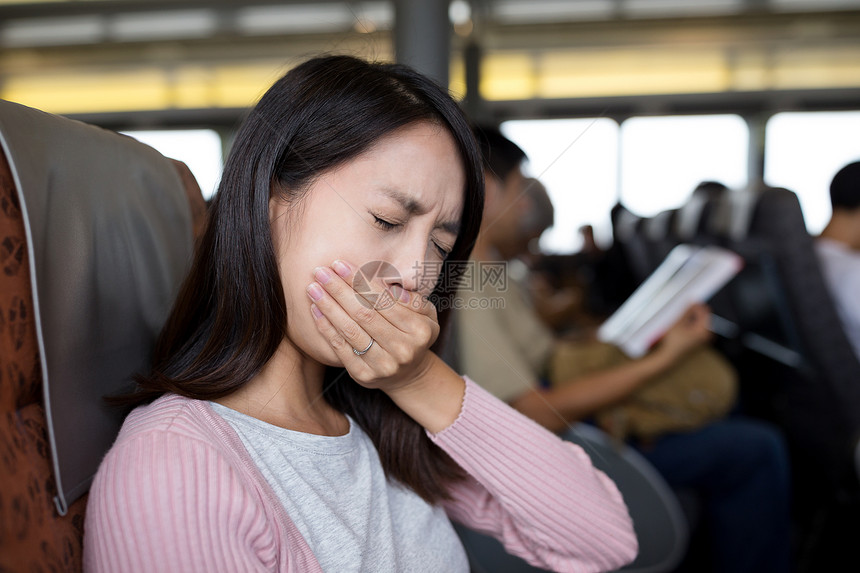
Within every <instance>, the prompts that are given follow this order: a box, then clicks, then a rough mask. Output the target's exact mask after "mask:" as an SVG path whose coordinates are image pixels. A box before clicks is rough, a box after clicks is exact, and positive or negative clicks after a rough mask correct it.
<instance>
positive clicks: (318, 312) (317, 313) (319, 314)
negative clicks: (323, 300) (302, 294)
mask: <svg viewBox="0 0 860 573" xmlns="http://www.w3.org/2000/svg"><path fill="white" fill-rule="evenodd" d="M311 314H313V315H314V318H322V315H323V313H322V311H321V310H320V309H319V307H318V306H317V305H315V304H311Z"/></svg>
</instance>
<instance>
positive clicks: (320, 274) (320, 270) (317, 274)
mask: <svg viewBox="0 0 860 573" xmlns="http://www.w3.org/2000/svg"><path fill="white" fill-rule="evenodd" d="M314 278H315V279H317V280H318V281H319V282H320V283H322V284H326V283H327V282H328V281H330V280H331V273H330V272H328V269H327V268H325V267H317V268H315V269H314Z"/></svg>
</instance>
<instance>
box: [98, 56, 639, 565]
mask: <svg viewBox="0 0 860 573" xmlns="http://www.w3.org/2000/svg"><path fill="white" fill-rule="evenodd" d="M482 205H483V178H482V170H481V162H480V155H479V152H478V150H477V149H476V147H475V143H474V139H473V137H472V134H471V132H470V129H469V126H468V123H467V122H466V119H465V117H464V116H463V115H462V112H461V111H460V109H459V108H458V106H457V104H456V103H455V102H454V101H453V100H452V99H451V97H450V96H449V95H448V94H447V92H446V91H445V90H443V89H441V88H440V87H438V85H437V84H435V83H434V82H433V81H431V80H429V79H427V78H425V77H424V76H422V75H420V74H418V73H417V72H415V71H413V70H411V69H410V68H408V67H405V66H401V65H393V64H370V63H367V62H363V61H361V60H358V59H355V58H351V57H347V56H331V57H323V58H316V59H312V60H309V61H308V62H305V63H304V64H302V65H299V66H297V67H295V68H293V69H292V70H291V71H289V72H288V73H287V74H286V75H285V76H284V77H283V78H282V79H280V80H279V81H278V82H276V83H275V85H274V86H273V87H272V88H271V89H270V90H269V91H268V92H267V93H266V94H265V95H264V96H263V98H262V99H261V100H260V102H259V103H258V104H257V106H256V107H255V108H254V109H253V110H252V111H251V113H250V115H249V116H248V118H247V119H246V121H245V123H244V124H243V126H242V128H241V129H240V131H239V133H238V135H237V138H236V141H235V143H234V144H233V147H232V150H231V153H230V156H229V158H228V160H227V162H226V166H225V168H224V176H223V178H222V180H221V184H220V188H219V190H218V194H217V196H216V198H215V201H214V203H213V205H212V207H211V218H210V220H209V225H208V226H207V228H206V230H205V233H204V235H203V237H202V238H201V240H200V242H199V243H198V247H197V250H196V253H195V259H194V262H193V266H192V270H191V272H190V275H189V277H188V279H187V280H186V282H185V284H184V286H183V288H182V291H181V293H180V295H179V297H178V299H177V302H176V304H175V307H174V308H173V310H172V312H171V314H170V317H169V318H168V320H167V323H166V326H165V328H164V330H163V331H162V333H161V337H160V341H159V343H158V346H157V349H156V352H155V357H154V360H153V369H152V371H151V372H150V373H149V374H147V375H145V376H141V377H139V379H138V384H139V391H138V392H137V393H136V394H135V395H133V396H132V397H130V399H131V400H132V401H133V402H135V403H137V404H140V406H139V407H138V408H136V409H135V410H134V411H133V412H132V413H131V414H130V415H129V417H128V418H127V419H126V421H125V424H124V425H123V428H122V430H121V432H120V434H119V436H118V438H117V440H116V442H115V444H114V445H113V447H112V448H111V450H110V451H109V453H108V454H107V456H106V457H105V459H104V460H103V462H102V464H101V466H100V468H99V471H98V474H97V476H96V478H95V481H94V483H93V486H92V490H91V493H90V497H89V503H88V506H87V521H86V528H85V531H86V534H85V544H84V545H85V547H84V568H85V569H86V570H87V571H91V572H98V571H126V572H127V571H183V572H185V571H213V572H214V571H317V572H319V571H332V572H340V571H426V572H428V573H436V572H440V571H445V572H448V571H452V572H460V573H466V572H467V571H468V570H469V564H468V560H467V556H466V554H465V550H464V548H463V546H462V544H461V542H460V540H459V538H458V536H457V534H456V532H455V530H454V528H453V527H452V525H451V521H450V519H454V520H457V521H459V522H461V523H463V524H464V525H466V526H467V527H471V528H474V529H477V530H479V531H482V532H484V533H488V534H490V535H493V536H495V537H496V538H498V539H499V540H500V541H502V543H504V545H505V546H506V547H507V548H508V550H509V551H511V552H513V553H515V554H517V555H519V556H521V557H523V558H525V559H526V560H527V561H529V562H531V563H533V564H535V565H538V566H540V567H544V568H547V569H554V570H556V571H586V570H587V571H597V570H610V569H616V568H618V567H621V566H622V565H624V564H625V563H627V562H629V561H631V560H632V559H633V558H634V556H635V554H636V539H635V534H634V532H633V530H632V526H631V523H630V518H629V516H628V513H627V509H626V507H625V505H624V502H623V500H622V498H621V495H620V493H619V492H618V489H617V488H616V487H615V484H614V483H612V481H611V480H609V479H608V478H607V477H606V476H605V475H604V474H602V473H601V472H599V471H597V470H595V469H594V467H593V466H592V465H591V463H590V461H589V459H588V456H586V455H585V454H584V453H583V451H582V449H581V448H579V447H572V445H571V444H568V443H566V442H564V441H562V440H560V439H559V438H558V437H557V436H555V435H553V434H552V433H551V432H548V431H546V430H545V429H543V428H541V427H540V426H538V425H537V424H534V423H533V422H532V421H531V420H529V419H527V418H526V417H525V416H522V415H521V414H519V413H518V412H516V411H515V410H513V409H512V408H510V407H509V406H507V405H506V404H504V403H503V402H501V401H499V400H497V399H496V398H494V397H492V396H491V395H490V394H488V393H487V392H486V391H484V390H483V389H481V388H480V387H479V386H477V385H476V384H474V383H473V382H471V381H470V380H468V379H464V378H463V377H461V376H459V375H457V374H456V373H455V372H454V371H453V370H451V369H450V368H449V367H448V366H447V365H446V364H445V363H443V362H442V361H441V359H439V358H438V357H437V355H436V354H435V348H436V346H434V344H435V341H436V339H437V336H438V334H439V331H440V324H439V322H441V323H442V324H443V325H444V322H445V320H446V319H447V315H448V311H449V310H448V309H449V308H450V306H447V307H446V306H443V305H442V304H441V303H440V308H441V310H440V312H439V314H438V316H439V321H437V312H436V309H435V308H434V306H433V304H431V303H430V302H429V299H428V295H430V294H431V291H433V290H434V287H435V285H436V284H437V282H438V279H439V272H440V268H441V264H442V262H443V261H444V260H445V259H446V257H450V259H451V260H452V261H455V263H452V264H453V265H456V264H457V263H456V261H463V260H465V259H466V258H467V257H468V256H469V251H470V249H471V245H472V244H473V241H474V239H475V237H476V235H477V233H478V226H479V221H480V217H481V209H482ZM383 261H384V263H383ZM371 272H372V273H373V274H371ZM452 294H453V293H452ZM441 297H442V298H441V300H442V302H444V301H445V300H446V295H444V294H442V295H441ZM450 298H451V295H447V299H450ZM374 301H375V302H374ZM570 480H573V482H574V485H573V486H571V483H570ZM533 483H541V484H542V485H541V488H540V490H539V491H535V490H534V489H533V488H532V487H531V484H533ZM595 531H597V532H600V533H599V534H595V533H594V532H595Z"/></svg>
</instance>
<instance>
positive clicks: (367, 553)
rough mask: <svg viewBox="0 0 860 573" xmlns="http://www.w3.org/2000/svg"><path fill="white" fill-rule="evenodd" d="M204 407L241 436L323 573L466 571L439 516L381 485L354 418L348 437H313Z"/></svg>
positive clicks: (375, 457)
mask: <svg viewBox="0 0 860 573" xmlns="http://www.w3.org/2000/svg"><path fill="white" fill-rule="evenodd" d="M210 404H212V407H213V409H214V410H215V412H216V413H217V414H218V415H220V416H221V417H222V418H224V420H226V421H227V423H229V424H230V426H232V427H233V429H234V430H236V433H237V434H239V437H240V438H241V439H242V443H243V444H244V445H245V448H246V449H247V450H248V453H249V454H250V455H251V458H252V459H253V460H254V463H255V464H256V465H257V467H258V468H259V470H260V472H261V473H262V474H263V477H265V479H266V481H267V482H268V484H269V486H270V487H271V488H272V489H273V490H274V492H275V494H276V495H277V496H278V499H280V500H281V503H283V504H284V508H285V509H286V510H287V514H288V515H289V516H290V519H292V521H293V522H294V523H295V524H296V527H297V528H298V529H299V531H300V532H301V534H302V536H303V537H304V538H305V541H307V543H308V545H309V546H310V548H311V550H312V551H313V553H314V555H315V556H316V558H317V560H318V561H319V563H320V566H321V567H322V569H323V571H325V572H326V573H346V572H350V571H372V572H374V573H376V572H386V571H397V572H401V571H403V572H416V573H417V572H423V571H426V572H428V573H437V572H439V571H445V572H451V573H457V572H464V573H465V572H467V571H468V570H469V564H468V559H467V557H466V553H465V551H464V549H463V546H462V544H461V543H460V540H459V538H458V537H457V534H456V532H455V531H454V528H453V527H452V525H451V522H450V520H449V519H448V516H447V515H446V514H445V512H444V510H443V509H442V508H441V507H438V506H436V507H434V506H431V505H429V504H428V503H426V502H425V501H424V500H423V499H421V498H420V497H419V496H418V495H417V494H415V493H414V492H413V491H412V490H409V489H407V488H405V487H403V486H401V485H399V484H398V483H396V482H393V481H389V480H387V479H386V477H385V474H384V472H383V470H382V464H381V463H380V461H379V454H378V453H377V451H376V448H375V447H374V446H373V442H371V441H370V438H369V437H368V436H367V434H365V433H364V431H362V429H361V428H360V427H359V426H358V424H356V423H355V422H354V421H353V420H352V419H349V433H347V434H346V435H343V436H318V435H314V434H306V433H303V432H295V431H292V430H286V429H284V428H280V427H277V426H273V425H271V424H267V423H266V422H263V421H262V420H258V419H257V418H253V417H251V416H247V415H245V414H242V413H240V412H237V411H235V410H232V409H230V408H227V407H226V406H222V405H220V404H217V403H215V402H210Z"/></svg>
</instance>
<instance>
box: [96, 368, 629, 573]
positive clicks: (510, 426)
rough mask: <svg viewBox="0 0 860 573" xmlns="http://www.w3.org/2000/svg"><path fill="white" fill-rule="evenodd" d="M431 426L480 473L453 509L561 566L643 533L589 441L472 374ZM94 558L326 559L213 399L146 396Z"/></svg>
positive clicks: (608, 556)
mask: <svg viewBox="0 0 860 573" xmlns="http://www.w3.org/2000/svg"><path fill="white" fill-rule="evenodd" d="M430 438H431V439H432V440H433V441H434V442H435V443H436V444H438V445H439V446H440V447H441V448H442V449H443V450H445V451H446V452H448V454H450V455H451V457H453V458H454V459H455V460H456V461H457V462H458V463H459V464H460V466H462V467H463V469H464V470H466V472H468V474H469V475H470V476H471V477H470V479H467V480H466V481H465V482H463V483H461V484H458V485H457V486H455V487H454V489H453V492H452V494H453V500H452V501H450V502H446V503H445V504H444V507H445V510H446V511H447V513H448V515H449V517H450V518H451V519H452V520H454V521H457V522H459V523H462V524H463V525H465V526H467V527H470V528H472V529H475V530H478V531H481V532H484V533H488V534H490V535H493V536H494V537H496V538H498V539H499V540H501V541H502V542H503V543H504V545H505V547H506V548H507V550H508V551H509V552H510V553H513V554H515V555H519V556H520V557H522V558H524V559H525V560H526V561H528V562H530V563H532V564H534V565H537V566H539V567H544V568H547V569H551V570H555V571H576V572H585V571H606V570H612V569H616V568H618V567H620V566H622V565H624V564H626V563H629V562H630V561H632V560H633V559H634V557H635V556H636V551H637V542H636V536H635V534H634V532H633V526H632V523H631V521H630V517H629V516H628V513H627V508H626V506H625V505H624V501H623V500H622V498H621V494H620V493H619V492H618V489H617V488H616V487H615V484H614V483H613V482H612V481H611V480H610V479H609V478H607V477H606V476H605V475H604V474H602V473H601V472H600V471H598V470H596V469H594V468H593V467H592V465H591V462H590V460H589V458H588V456H587V455H586V454H585V452H583V450H582V449H581V448H579V447H578V446H576V445H574V444H571V443H569V442H564V441H562V440H561V439H560V438H558V437H557V436H555V435H554V434H552V433H551V432H549V431H547V430H545V429H544V428H542V427H540V426H538V425H537V424H536V423H534V422H532V421H531V420H529V419H528V418H525V417H524V416H522V415H520V414H519V413H517V412H516V411H515V410H513V409H511V408H510V407H509V406H507V405H506V404H505V403H503V402H501V401H499V400H497V399H496V398H494V397H493V396H491V395H490V394H489V393H487V392H486V391H485V390H483V389H482V388H481V387H480V386H478V385H476V384H475V383H474V382H472V381H471V380H469V379H468V378H467V379H466V395H465V397H464V399H463V409H462V411H461V413H460V416H459V417H458V418H457V420H456V421H455V422H454V423H453V424H451V426H449V427H448V428H446V429H445V430H443V431H441V432H439V433H438V434H435V435H433V434H431V435H430ZM84 570H85V571H88V572H90V571H91V572H100V571H129V572H134V571H140V572H143V571H177V572H178V571H182V572H194V571H201V572H202V571H206V572H212V571H243V572H244V571H249V572H250V571H284V572H287V571H289V572H299V571H301V572H308V571H313V572H320V571H321V569H320V566H319V564H318V563H317V561H316V558H315V557H314V555H313V554H312V553H311V550H310V548H309V547H308V545H307V543H306V542H305V540H304V539H303V538H302V536H301V534H300V533H299V531H298V529H297V528H296V526H295V525H294V524H293V522H292V521H290V518H289V516H288V515H287V514H286V512H285V511H284V508H283V506H282V505H281V503H280V502H279V501H278V499H277V498H276V496H275V494H274V492H273V491H272V490H271V488H270V487H269V486H268V484H267V483H266V481H265V478H263V476H262V475H261V474H260V473H259V471H258V470H257V467H256V466H255V464H254V462H253V461H252V460H251V458H250V456H249V455H248V453H247V451H246V450H245V448H244V446H243V445H242V442H241V440H240V438H239V436H238V435H237V434H236V433H235V432H234V431H233V429H232V428H231V427H230V426H229V425H228V424H227V423H226V422H225V421H224V420H223V419H222V418H221V417H219V416H218V415H217V414H215V413H214V411H213V410H212V408H211V407H210V406H209V405H208V403H206V402H204V401H199V400H191V399H188V398H182V397H180V396H176V395H173V394H169V395H165V396H163V397H161V398H159V399H158V400H156V401H155V402H153V403H152V404H150V405H148V406H144V407H141V408H138V409H136V410H135V411H134V412H132V413H131V414H130V415H129V417H128V418H127V420H126V422H125V424H124V425H123V428H122V430H121V431H120V434H119V436H118V437H117V440H116V442H115V443H114V445H113V447H112V448H111V450H110V451H109V452H108V454H107V456H106V457H105V459H104V460H103V461H102V464H101V467H100V468H99V471H98V474H97V475H96V478H95V481H94V482H93V485H92V489H91V492H90V498H89V502H88V505H87V516H86V526H85V536H84Z"/></svg>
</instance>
